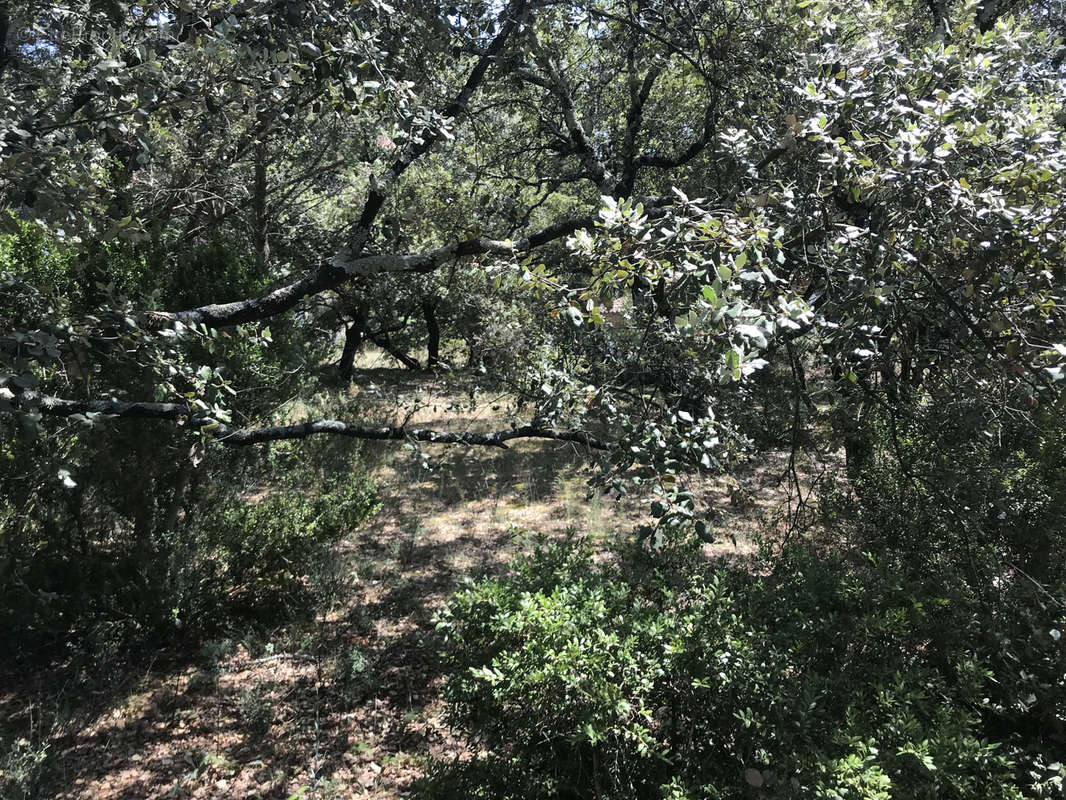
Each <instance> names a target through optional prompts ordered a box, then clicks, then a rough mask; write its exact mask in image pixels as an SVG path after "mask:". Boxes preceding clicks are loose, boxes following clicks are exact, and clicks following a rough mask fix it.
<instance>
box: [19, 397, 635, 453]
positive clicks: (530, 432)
mask: <svg viewBox="0 0 1066 800" xmlns="http://www.w3.org/2000/svg"><path fill="white" fill-rule="evenodd" d="M9 402H11V404H12V405H13V407H14V408H15V409H18V410H25V411H37V412H39V413H41V414H43V415H46V416H52V417H71V416H74V415H75V414H106V415H108V416H112V417H119V418H123V419H159V420H168V421H170V422H174V423H177V424H178V425H181V426H182V427H183V428H186V429H189V430H193V431H199V432H202V433H204V434H207V435H209V436H211V437H213V438H214V439H216V440H217V441H219V442H220V443H222V444H225V445H228V446H230V447H245V446H248V445H253V444H263V443H264V442H277V441H283V440H290V439H306V438H307V437H308V436H315V435H318V434H330V435H334V436H347V437H349V438H352V439H372V440H378V441H417V442H427V443H432V444H462V445H478V446H485V447H501V448H506V447H507V442H510V441H512V440H514V439H550V440H553V441H558V442H572V443H574V444H580V445H582V446H584V447H588V448H589V449H592V450H612V449H614V448H615V447H616V446H617V443H615V442H610V441H604V440H602V439H599V438H597V437H595V436H592V435H591V434H589V433H586V432H585V431H578V430H555V429H553V428H544V427H540V426H537V425H518V426H515V427H512V428H509V429H507V430H502V431H495V432H493V433H473V432H471V431H438V430H432V429H429V428H407V427H405V426H374V425H353V424H351V423H348V422H341V421H339V420H333V419H325V420H316V421H314V422H302V423H298V424H295V425H273V426H268V427H262V428H231V427H229V426H227V425H224V424H222V423H220V422H218V421H217V420H215V419H213V418H211V417H209V416H205V415H203V414H199V413H198V412H196V411H195V410H193V409H192V408H190V407H189V406H187V405H183V404H180V403H124V402H120V401H117V400H68V399H64V398H61V397H53V396H50V395H41V394H38V393H37V392H35V391H33V390H30V389H24V390H22V391H21V392H19V393H18V394H16V395H14V396H13V398H12V399H11V400H10V401H9ZM8 413H10V412H8Z"/></svg>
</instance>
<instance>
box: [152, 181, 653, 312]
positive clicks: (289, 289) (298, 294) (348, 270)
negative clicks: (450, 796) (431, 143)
mask: <svg viewBox="0 0 1066 800" xmlns="http://www.w3.org/2000/svg"><path fill="white" fill-rule="evenodd" d="M637 199H639V200H640V201H641V202H643V203H644V205H645V207H646V208H647V209H649V211H650V210H653V209H655V208H656V207H657V206H660V205H665V204H667V203H671V202H673V198H669V197H649V198H637ZM598 219H599V213H598V212H597V213H595V214H587V215H585V216H582V217H572V218H569V219H562V220H558V221H556V222H554V223H552V224H551V225H548V226H547V227H545V228H542V229H540V230H539V231H536V232H534V233H531V234H529V235H528V236H524V237H522V238H521V239H517V240H514V241H499V240H495V239H487V238H484V237H477V238H471V239H463V240H459V241H456V242H451V243H450V244H446V245H443V246H442V247H438V248H437V249H436V250H430V251H428V252H425V253H408V254H383V255H371V256H362V257H359V258H355V259H353V260H351V261H346V260H345V258H344V257H343V255H341V256H338V257H337V258H336V259H335V260H334V262H333V263H332V264H327V265H325V266H323V267H321V268H320V269H318V270H316V271H315V272H312V273H310V274H308V275H306V276H304V277H303V278H300V279H299V280H298V281H295V282H294V283H290V284H288V285H286V286H282V287H280V288H278V289H275V290H274V291H272V292H269V293H268V294H265V295H262V296H261V297H254V298H248V299H244V300H236V301H234V302H232V303H212V304H211V305H206V306H200V307H199V308H193V309H190V310H188V311H153V312H149V313H147V314H145V315H143V317H142V320H141V323H142V324H143V325H144V326H145V327H147V328H155V329H158V328H165V327H167V326H169V325H173V324H174V323H175V322H180V323H182V324H185V325H206V326H207V327H209V328H222V327H226V326H229V325H239V324H242V323H245V322H254V321H256V320H261V319H266V318H268V317H272V316H275V315H277V314H281V313H283V312H285V311H288V310H289V309H291V308H293V307H294V306H295V305H296V304H297V303H298V302H300V301H301V300H302V299H304V298H305V297H310V296H312V295H316V294H321V293H322V292H325V291H327V290H329V289H335V288H337V287H339V286H341V285H343V284H345V283H348V282H349V281H351V280H353V279H354V278H356V277H357V276H368V275H376V274H380V273H386V272H415V273H428V272H433V271H434V270H436V269H437V268H438V267H440V266H441V265H442V264H445V263H448V262H449V261H454V260H455V259H459V258H469V257H471V256H476V255H484V254H486V253H493V254H497V255H507V254H513V253H522V252H527V251H530V250H535V249H536V248H538V247H542V246H543V245H545V244H548V243H549V242H553V241H556V240H558V239H562V238H564V237H566V236H569V235H571V234H573V233H576V232H577V231H579V230H589V229H591V228H593V227H594V226H595V225H596V222H597V220H598Z"/></svg>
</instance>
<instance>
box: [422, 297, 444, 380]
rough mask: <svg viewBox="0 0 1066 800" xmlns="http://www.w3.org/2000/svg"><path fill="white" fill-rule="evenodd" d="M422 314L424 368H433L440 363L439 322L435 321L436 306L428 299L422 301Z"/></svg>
mask: <svg viewBox="0 0 1066 800" xmlns="http://www.w3.org/2000/svg"><path fill="white" fill-rule="evenodd" d="M422 316H423V317H424V318H425V320H426V331H428V333H429V337H428V339H427V340H426V350H427V351H428V355H427V357H426V369H433V368H434V367H435V366H437V365H438V364H439V363H440V324H439V323H438V321H437V306H436V304H435V303H433V302H432V301H430V300H423V301H422Z"/></svg>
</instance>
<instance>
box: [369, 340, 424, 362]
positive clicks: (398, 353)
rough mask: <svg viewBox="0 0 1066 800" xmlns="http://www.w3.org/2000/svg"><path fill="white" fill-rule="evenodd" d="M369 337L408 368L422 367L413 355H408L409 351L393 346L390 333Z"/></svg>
mask: <svg viewBox="0 0 1066 800" xmlns="http://www.w3.org/2000/svg"><path fill="white" fill-rule="evenodd" d="M369 338H370V341H372V342H373V343H374V344H376V345H377V346H378V347H380V348H381V349H382V350H384V351H385V352H386V353H388V354H389V355H390V356H392V357H393V358H395V359H396V360H397V361H399V362H400V363H401V364H403V365H404V366H405V367H407V368H408V369H413V370H420V369H422V365H421V364H419V363H418V362H417V361H415V359H413V358H411V356H409V355H407V353H405V352H404V351H403V350H401V349H399V348H398V347H394V346H393V344H392V342H390V341H389V335H388V334H387V333H386V334H382V335H380V336H371V337H369Z"/></svg>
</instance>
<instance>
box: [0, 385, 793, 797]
mask: <svg viewBox="0 0 1066 800" xmlns="http://www.w3.org/2000/svg"><path fill="white" fill-rule="evenodd" d="M380 372H386V371H384V370H380ZM387 372H391V370H389V371H387ZM386 377H387V376H386ZM443 391H444V390H443V389H442V392H443ZM437 399H438V400H439V402H433V400H432V399H431V401H430V402H429V404H428V405H427V406H426V407H425V408H424V409H423V410H421V411H419V412H418V414H417V415H416V416H415V417H414V418H413V419H412V422H419V423H427V424H434V423H436V424H438V425H440V426H441V427H443V426H445V425H447V426H448V427H450V428H451V429H455V428H457V427H462V426H464V425H466V426H469V427H470V428H471V429H473V430H490V429H494V428H497V427H499V426H506V424H507V422H506V419H505V418H504V417H503V416H502V414H503V413H504V412H501V411H500V410H499V406H498V404H494V403H493V402H492V401H491V400H488V401H486V403H485V405H484V407H481V406H478V407H475V408H474V409H472V410H470V411H468V416H467V417H465V418H463V419H457V418H456V417H455V416H454V414H448V415H447V417H446V418H445V409H446V407H447V405H448V402H449V398H448V397H447V396H446V393H442V394H441V396H440V397H439V398H437ZM494 406H495V408H494ZM371 450H372V452H373V453H376V458H377V460H378V461H379V466H378V467H377V469H376V472H375V475H374V480H375V482H376V484H377V486H378V490H379V493H380V496H381V501H382V508H381V510H380V512H379V513H378V514H377V515H376V517H375V518H374V519H373V520H371V521H370V523H369V524H367V525H366V526H364V527H363V528H362V529H360V530H358V531H354V532H353V533H352V534H351V535H350V536H349V537H347V538H346V539H344V540H343V541H342V542H340V544H339V545H338V547H337V549H336V558H335V560H334V563H333V565H332V569H330V570H328V571H327V572H326V573H324V574H322V575H318V576H316V577H315V578H314V580H316V581H318V582H319V584H320V589H321V590H320V592H319V594H320V596H321V598H322V603H321V606H320V608H319V609H318V610H317V612H316V613H315V614H314V615H313V617H311V618H309V619H304V620H301V621H298V622H295V623H290V624H287V625H285V626H282V627H279V628H278V629H277V630H275V631H271V632H270V633H269V634H264V633H262V632H260V633H258V634H253V635H247V636H240V635H235V636H234V638H230V639H221V640H215V641H211V642H208V643H206V644H205V645H204V646H203V647H202V648H200V650H199V651H198V652H194V653H187V652H162V653H159V654H158V656H157V657H156V658H155V659H154V660H152V661H151V662H150V663H145V664H143V665H140V666H138V667H136V668H133V667H130V668H129V669H123V670H119V671H117V672H116V673H115V674H112V675H106V676H104V675H101V676H91V675H88V676H86V675H82V676H81V678H80V679H78V680H76V681H69V680H68V682H66V683H64V684H58V685H57V683H56V679H55V676H50V675H48V674H45V673H42V674H39V675H36V676H31V677H28V678H27V679H26V680H25V681H24V682H22V685H19V686H17V687H9V689H8V690H7V691H0V718H6V719H7V720H8V721H9V722H12V723H14V722H21V727H22V728H23V729H27V730H29V729H32V728H33V727H34V726H35V725H36V726H38V730H37V739H38V740H39V741H42V742H47V744H48V757H49V762H50V765H51V766H50V769H49V778H48V785H49V786H51V787H52V791H53V792H54V796H55V797H56V798H62V799H64V800H89V798H92V799H93V800H118V798H130V799H132V798H259V797H261V798H281V799H282V800H289V798H307V799H308V800H310V799H311V798H350V797H365V798H379V799H381V800H384V798H398V797H406V796H411V794H412V786H413V784H414V782H415V781H416V780H417V779H418V777H420V776H421V775H422V774H424V771H425V768H426V765H427V764H428V763H430V760H434V759H435V760H440V759H443V760H451V759H462V758H465V757H468V756H469V750H468V747H467V744H466V743H465V742H463V741H462V740H461V739H459V738H457V737H456V736H455V735H454V734H453V732H452V731H451V730H450V729H449V726H448V725H447V723H446V721H445V719H444V716H443V714H444V709H443V705H442V703H441V701H440V699H439V688H440V683H441V674H440V667H439V662H438V658H437V646H438V645H437V640H436V635H435V626H434V622H433V619H434V615H435V613H436V612H437V611H438V610H439V609H440V608H441V607H442V605H443V604H444V603H445V601H446V600H447V598H448V597H449V596H450V595H451V594H452V593H453V592H454V591H455V590H456V589H457V588H458V587H459V586H460V585H461V583H462V581H463V580H465V579H470V578H477V577H480V576H484V575H488V574H492V573H499V572H500V571H501V570H502V569H503V568H504V566H505V565H506V563H507V561H508V560H509V559H511V558H513V557H514V556H515V555H516V554H518V553H521V552H525V551H528V550H530V549H531V548H532V546H533V543H534V542H535V539H536V536H537V535H538V534H539V535H543V536H545V537H548V538H549V539H559V538H562V537H565V536H566V535H567V532H568V531H571V530H573V531H576V532H577V533H578V534H579V535H583V536H588V537H591V538H592V540H593V542H596V541H604V542H606V541H607V540H608V539H609V538H611V537H614V536H616V535H621V536H625V535H629V534H630V533H631V532H632V531H633V530H634V529H635V527H636V525H637V524H639V523H640V522H642V521H645V514H646V506H644V505H642V504H641V503H640V502H639V501H638V500H636V499H633V498H623V499H621V500H614V499H611V498H609V497H607V496H603V495H599V494H596V495H593V496H592V497H591V498H590V497H588V496H587V487H586V480H587V477H588V474H589V473H588V472H587V467H585V466H584V464H585V461H584V459H583V457H582V456H581V454H580V453H579V452H577V451H576V450H575V449H574V447H573V446H571V445H560V444H558V443H554V442H537V441H522V442H514V443H512V446H511V447H510V448H509V449H507V450H496V449H493V450H487V449H485V448H482V449H476V448H461V447H454V446H451V447H437V448H436V449H435V452H434V453H433V455H434V459H435V460H434V463H433V468H432V469H428V470H427V469H426V468H425V467H424V466H423V464H422V461H421V460H420V459H418V458H414V457H412V454H411V453H410V452H409V451H405V450H404V449H403V448H402V447H400V446H398V445H396V444H381V445H376V444H375V445H374V447H373V448H371ZM787 461H788V454H787V452H781V453H778V454H777V455H776V456H774V457H773V458H772V459H771V460H770V461H768V462H764V463H760V464H757V465H751V466H750V469H749V471H748V475H749V481H750V483H749V488H750V491H743V492H737V491H736V485H735V484H729V483H726V482H725V481H724V480H722V479H712V478H709V477H708V478H703V479H699V480H697V482H696V486H695V489H696V492H697V495H702V502H703V503H704V504H705V505H704V506H703V507H704V508H707V507H710V508H717V509H721V510H722V511H721V513H722V518H721V520H720V525H719V527H720V528H721V529H723V530H727V531H729V536H727V537H726V538H725V539H724V540H723V541H722V542H721V543H719V544H716V545H713V546H710V547H709V550H711V551H712V552H714V553H716V554H718V555H723V556H727V557H741V558H744V557H747V556H750V555H751V554H752V553H753V552H754V549H755V537H756V535H757V533H758V532H759V531H766V530H768V529H772V528H773V527H774V525H775V524H778V525H779V524H780V520H779V519H776V518H775V517H774V515H776V514H779V513H780V509H781V508H783V507H784V506H785V505H786V504H787V501H788V497H787V496H786V486H787V484H786V482H784V481H782V476H783V475H784V474H785V470H786V469H787V466H788V464H787ZM86 686H90V687H99V688H92V689H91V690H88V691H87V690H86V689H85V687H86ZM40 726H44V727H43V728H41V727H40Z"/></svg>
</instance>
